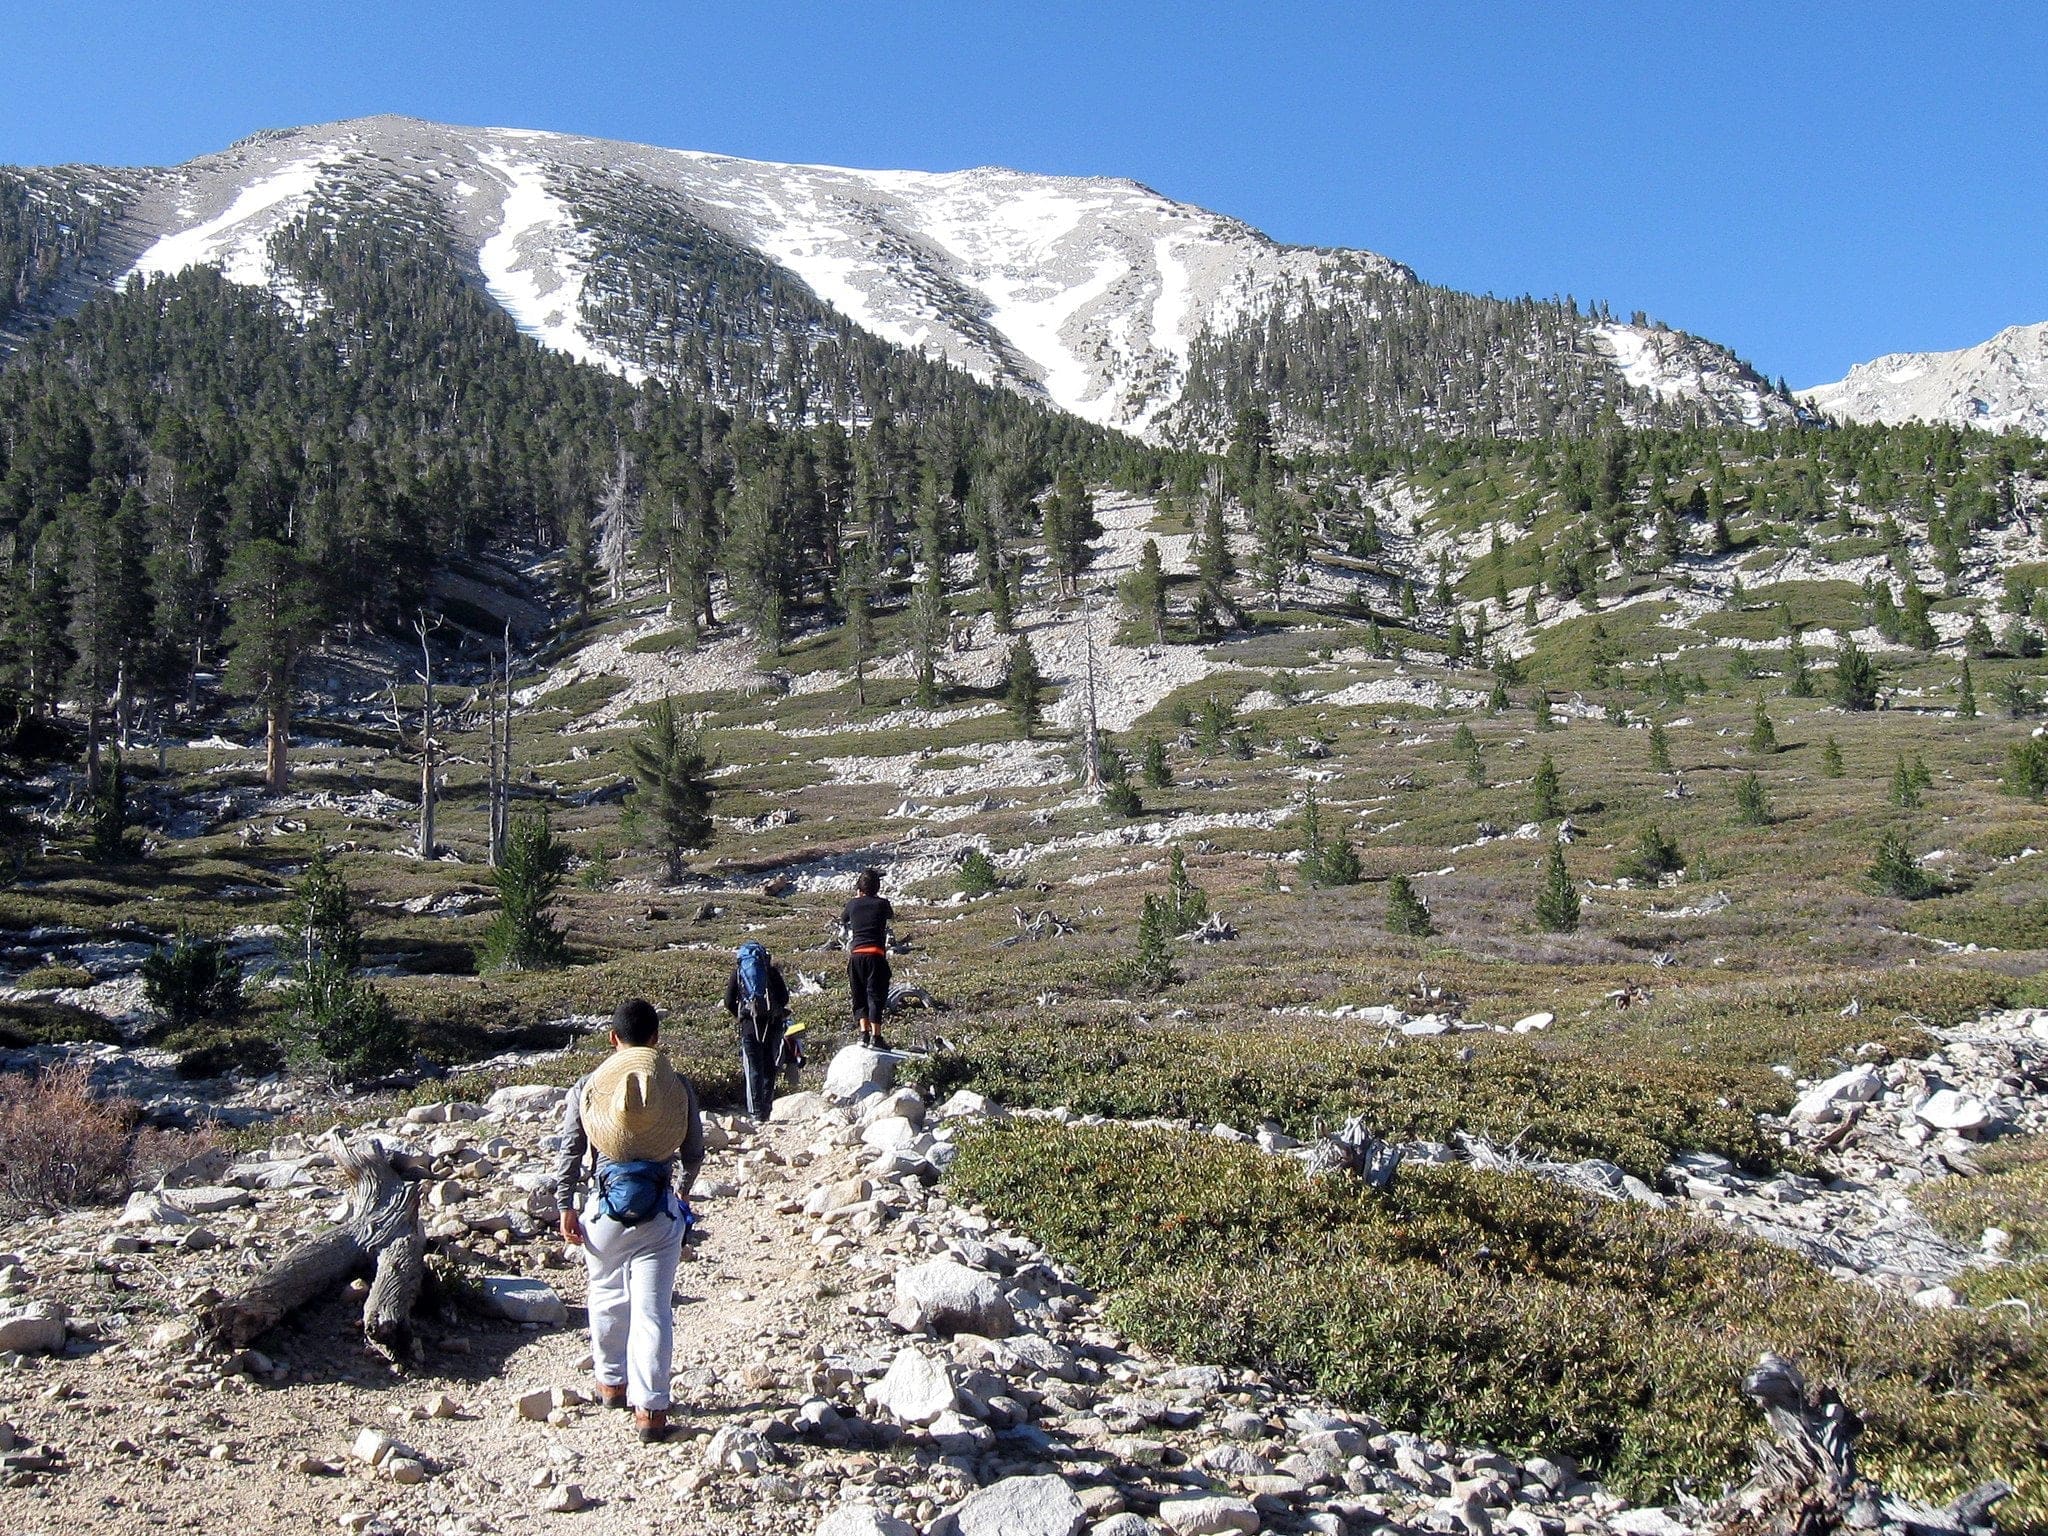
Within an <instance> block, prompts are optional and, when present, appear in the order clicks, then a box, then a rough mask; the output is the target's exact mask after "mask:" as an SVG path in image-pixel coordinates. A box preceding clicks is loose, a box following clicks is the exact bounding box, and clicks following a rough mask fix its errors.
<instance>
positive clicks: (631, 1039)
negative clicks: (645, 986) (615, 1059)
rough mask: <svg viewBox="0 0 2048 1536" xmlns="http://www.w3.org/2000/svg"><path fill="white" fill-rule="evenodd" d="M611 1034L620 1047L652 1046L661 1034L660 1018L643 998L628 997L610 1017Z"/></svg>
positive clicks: (650, 1004)
mask: <svg viewBox="0 0 2048 1536" xmlns="http://www.w3.org/2000/svg"><path fill="white" fill-rule="evenodd" d="M612 1033H613V1034H615V1035H617V1036H618V1037H619V1044H621V1045H652V1044H654V1037H655V1036H656V1035H658V1034H660V1033H661V1017H660V1015H659V1014H657V1013H656V1012H655V1011H654V1004H652V1003H650V1002H648V1001H647V1000H646V999H645V998H643V997H629V998H627V999H626V1000H625V1001H624V1002H623V1003H621V1004H619V1007H618V1011H617V1012H616V1013H614V1014H613V1015H612Z"/></svg>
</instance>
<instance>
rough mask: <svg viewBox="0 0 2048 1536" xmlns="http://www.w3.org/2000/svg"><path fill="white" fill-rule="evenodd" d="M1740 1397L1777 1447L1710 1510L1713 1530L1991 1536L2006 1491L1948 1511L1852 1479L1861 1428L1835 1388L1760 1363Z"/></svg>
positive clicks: (1997, 1488)
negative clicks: (1759, 1414) (1759, 1413)
mask: <svg viewBox="0 0 2048 1536" xmlns="http://www.w3.org/2000/svg"><path fill="white" fill-rule="evenodd" d="M1742 1394H1743V1396H1745V1397H1747V1398H1748V1399H1749V1400H1750V1401H1751V1402H1753V1403H1755V1404H1756V1405H1757V1406H1758V1407H1759V1408H1761V1409H1762V1410H1763V1412H1764V1418H1765V1420H1766V1421H1767V1422H1768V1423H1769V1424H1770V1426H1771V1433H1772V1434H1773V1435H1775V1436H1776V1437H1777V1438H1776V1439H1775V1441H1773V1442H1771V1443H1769V1444H1764V1445H1760V1446H1759V1447H1758V1449H1757V1468H1756V1472H1755V1474H1754V1475H1753V1476H1752V1477H1751V1478H1750V1480H1749V1481H1748V1482H1747V1483H1745V1484H1743V1486H1742V1487H1741V1488H1739V1489H1738V1490H1736V1492H1735V1493H1733V1494H1732V1495H1730V1496H1729V1497H1728V1498H1726V1499H1724V1500H1723V1501H1722V1502H1721V1503H1720V1504H1719V1505H1717V1506H1715V1508H1714V1509H1713V1511H1712V1512H1711V1522H1712V1524H1713V1525H1714V1526H1715V1527H1716V1528H1717V1529H1720V1530H1723V1531H1727V1532H1731V1533H1745V1536H1748V1533H1754V1536H1830V1533H1832V1532H1836V1531H1847V1530H1854V1531H1859V1532H1874V1533H1878V1536H1990V1533H1991V1532H1992V1531H1994V1530H1996V1529H1997V1527H1996V1524H1995V1523H1994V1522H1993V1520H1992V1519H1991V1509H1992V1506H1993V1505H1995V1504H1997V1503H1998V1501H1999V1500H2001V1499H2003V1498H2006V1497H2008V1496H2009V1495H2010V1494H2011V1493H2012V1489H2011V1488H2010V1487H2009V1486H2008V1485H2006V1484H2005V1483H2001V1482H1989V1483H1983V1484H1980V1485H1979V1486H1978V1487H1976V1488H1974V1489H1972V1490H1971V1491H1970V1492H1968V1493H1966V1494H1964V1495H1963V1496H1962V1497H1961V1498H1959V1499H1957V1500H1956V1501H1955V1502H1954V1503H1953V1504H1950V1505H1949V1506H1948V1507H1947V1508H1946V1509H1930V1508H1927V1507H1926V1506H1924V1505H1919V1504H1914V1503H1911V1502H1909V1501H1908V1500H1905V1499H1902V1498H1899V1497H1898V1496H1897V1495H1895V1494H1889V1493H1886V1492H1885V1491H1884V1490H1883V1489H1882V1488H1880V1487H1878V1486H1877V1484H1875V1483H1873V1482H1871V1481H1870V1480H1869V1479H1868V1478H1865V1477H1860V1476H1858V1475H1857V1472H1856V1437H1857V1436H1858V1435H1860V1434H1861V1433H1862V1432H1863V1421H1862V1420H1861V1419H1860V1418H1858V1417H1857V1416H1856V1413H1855V1412H1854V1411H1853V1410H1852V1409H1851V1408H1850V1407H1849V1406H1848V1405H1847V1404H1846V1403H1844V1402H1843V1401H1842V1399H1841V1397H1840V1395H1839V1394H1838V1393H1836V1391H1835V1389H1834V1388H1833V1387H1825V1386H1824V1387H1821V1388H1819V1389H1817V1390H1816V1389H1813V1388H1809V1387H1808V1386H1807V1384H1806V1378H1805V1377H1804V1376H1803V1375H1802V1374H1800V1370H1799V1367H1798V1366H1796V1365H1794V1364H1793V1363H1792V1362H1791V1361H1790V1360H1787V1359H1785V1358H1784V1357H1783V1356H1781V1355H1774V1354H1766V1355H1764V1356H1763V1357H1762V1358H1760V1359H1759V1360H1758V1361H1757V1363H1756V1366H1755V1368H1754V1369H1753V1370H1751V1371H1750V1373H1749V1374H1748V1375H1747V1376H1745V1377H1744V1378H1743V1379H1742Z"/></svg>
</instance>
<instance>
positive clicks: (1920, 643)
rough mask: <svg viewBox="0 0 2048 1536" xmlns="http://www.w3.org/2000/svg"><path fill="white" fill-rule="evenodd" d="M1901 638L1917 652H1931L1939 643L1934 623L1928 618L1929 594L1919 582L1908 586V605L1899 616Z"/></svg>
mask: <svg viewBox="0 0 2048 1536" xmlns="http://www.w3.org/2000/svg"><path fill="white" fill-rule="evenodd" d="M1899 638H1900V639H1901V640H1903V641H1905V642H1906V644H1908V645H1910V646H1912V647H1913V649H1914V650H1916V651H1931V650H1933V649H1934V647H1935V645H1936V644H1937V643H1938V642H1937V637H1936V635H1935V633H1934V621H1933V620H1932V619H1931V618H1929V617H1928V613H1927V594H1926V593H1925V592H1923V591H1921V590H1920V584H1919V583H1918V582H1909V583H1908V584H1907V586H1906V603H1905V608H1904V610H1903V611H1902V612H1901V613H1900V615H1899Z"/></svg>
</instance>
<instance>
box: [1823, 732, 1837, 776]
mask: <svg viewBox="0 0 2048 1536" xmlns="http://www.w3.org/2000/svg"><path fill="white" fill-rule="evenodd" d="M1820 771H1821V777H1822V778H1827V779H1839V778H1840V777H1841V776H1842V744H1841V743H1840V742H1839V741H1837V740H1835V738H1834V737H1832V736H1830V737H1829V738H1828V739H1827V741H1826V742H1825V743H1824V744H1823V745H1822V747H1821V749H1820Z"/></svg>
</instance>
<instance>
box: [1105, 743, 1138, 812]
mask: <svg viewBox="0 0 2048 1536" xmlns="http://www.w3.org/2000/svg"><path fill="white" fill-rule="evenodd" d="M1101 772H1102V804H1103V808H1104V809H1105V810H1107V811H1109V812H1110V813H1111V814H1112V815H1115V816H1122V817H1124V818H1125V819H1126V820H1128V819H1130V818H1131V817H1133V816H1142V815H1143V814H1144V812H1145V802H1144V801H1143V800H1142V799H1140V798H1139V796H1138V789H1137V786H1136V785H1134V784H1133V783H1131V764H1130V760H1129V759H1128V758H1126V757H1125V756H1124V755H1123V753H1121V752H1119V751H1117V749H1116V748H1115V747H1106V748H1104V749H1103V753H1102V767H1101Z"/></svg>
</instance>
